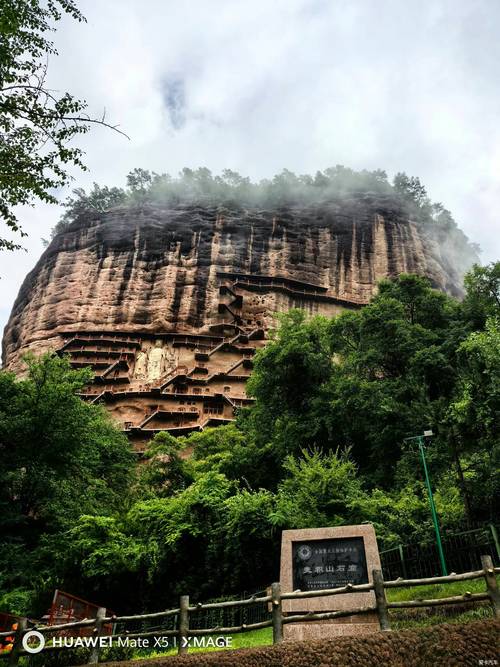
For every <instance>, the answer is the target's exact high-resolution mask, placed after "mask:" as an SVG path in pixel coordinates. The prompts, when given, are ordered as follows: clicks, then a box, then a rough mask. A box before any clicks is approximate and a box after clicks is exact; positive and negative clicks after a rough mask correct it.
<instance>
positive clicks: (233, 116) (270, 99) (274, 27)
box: [0, 0, 500, 330]
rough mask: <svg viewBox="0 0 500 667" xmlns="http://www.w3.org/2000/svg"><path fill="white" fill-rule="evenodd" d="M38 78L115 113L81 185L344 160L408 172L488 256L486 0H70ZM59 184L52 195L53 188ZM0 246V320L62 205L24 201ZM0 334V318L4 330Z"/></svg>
mask: <svg viewBox="0 0 500 667" xmlns="http://www.w3.org/2000/svg"><path fill="white" fill-rule="evenodd" d="M78 4H79V6H80V8H81V9H82V10H83V12H84V14H85V15H86V17H87V19H88V23H87V24H78V23H74V22H72V21H71V20H69V19H65V20H64V21H63V22H61V24H60V25H59V30H58V32H57V34H56V44H57V47H58V49H59V56H58V57H54V58H52V59H51V61H50V63H49V84H50V86H51V87H52V88H54V89H58V90H60V91H65V90H68V91H70V92H72V93H73V94H74V95H76V96H78V97H82V98H84V99H86V100H87V102H88V103H89V108H90V111H91V112H93V113H95V114H96V115H99V114H100V113H101V112H102V110H103V108H104V107H105V108H106V112H107V117H108V119H109V120H110V121H112V122H117V123H120V126H121V128H123V130H124V131H126V132H127V134H128V135H129V136H130V138H131V139H130V141H128V140H127V139H125V138H123V137H121V136H120V135H118V134H116V133H114V132H111V131H106V130H103V129H100V128H96V129H95V130H94V131H93V132H92V133H91V134H90V135H87V136H86V137H84V138H83V139H82V140H81V145H82V147H83V148H84V149H85V151H86V163H87V165H88V167H89V172H87V173H84V174H82V173H75V179H76V180H75V183H74V187H76V186H84V187H86V186H88V185H89V184H91V183H92V181H97V182H99V183H100V184H107V185H123V184H124V181H125V176H126V174H127V172H128V171H130V170H131V169H133V168H134V167H144V168H147V169H152V170H155V171H158V172H169V173H171V174H175V173H177V172H178V171H179V170H180V169H181V168H182V167H184V166H189V167H198V166H207V167H209V168H210V169H212V171H214V172H219V171H221V170H222V169H224V168H231V169H235V170H237V171H239V172H240V173H241V174H243V175H249V176H251V177H252V178H254V179H259V178H263V177H269V176H272V175H273V174H274V173H276V172H277V171H280V170H281V169H282V168H283V167H286V168H288V169H290V170H292V171H295V172H297V173H314V172H315V171H316V170H317V169H323V168H325V167H328V166H331V165H335V164H344V165H346V166H349V167H352V168H354V169H363V168H365V169H376V168H382V169H385V170H386V171H387V172H388V173H389V175H390V176H393V175H394V174H395V173H396V172H397V171H406V172H407V173H409V174H411V175H418V176H420V178H421V179H422V181H423V183H424V184H425V185H426V186H427V189H428V191H429V193H430V195H431V197H432V199H433V200H435V201H442V202H443V203H444V204H445V206H446V207H447V208H449V209H450V210H451V211H452V213H453V214H454V216H455V218H456V219H457V221H458V222H459V224H460V226H461V227H462V228H463V229H464V231H465V232H466V233H467V234H468V236H469V237H470V238H471V239H472V240H473V241H475V242H478V243H479V244H480V245H481V246H482V248H483V254H482V259H483V261H484V262H488V261H492V260H496V259H499V258H500V234H499V231H500V230H499V224H498V222H497V212H498V211H500V182H499V178H498V177H499V174H500V122H499V119H500V113H499V112H500V88H499V86H498V73H499V71H500V40H499V39H498V33H499V30H500V2H499V1H498V0H420V2H418V3H410V2H401V0H181V1H179V0H80V1H79V2H78ZM66 194H67V193H64V192H62V193H61V198H62V199H64V198H65V196H66ZM20 213H21V215H20V217H21V219H22V221H23V223H24V227H25V230H26V231H27V232H29V238H28V239H26V240H25V246H26V248H27V250H28V252H26V253H25V252H17V253H2V254H1V255H0V276H1V280H0V290H1V293H2V298H1V301H0V327H2V328H3V325H4V324H5V322H6V320H7V317H8V314H9V312H10V308H11V306H12V303H13V301H14V299H15V297H16V295H17V292H18V289H19V287H20V285H21V282H22V280H23V279H24V276H25V275H26V273H27V272H28V271H29V270H30V269H31V268H32V267H33V266H34V265H35V263H36V261H37V259H38V257H39V256H40V254H41V252H42V250H43V248H42V245H41V242H40V237H47V236H48V235H49V232H50V228H51V227H52V226H53V225H54V224H55V223H56V222H57V220H58V218H59V216H60V214H61V209H60V208H59V207H57V206H44V205H39V204H37V205H36V206H35V208H33V209H23V210H22V211H21V212H20ZM0 330H1V329H0Z"/></svg>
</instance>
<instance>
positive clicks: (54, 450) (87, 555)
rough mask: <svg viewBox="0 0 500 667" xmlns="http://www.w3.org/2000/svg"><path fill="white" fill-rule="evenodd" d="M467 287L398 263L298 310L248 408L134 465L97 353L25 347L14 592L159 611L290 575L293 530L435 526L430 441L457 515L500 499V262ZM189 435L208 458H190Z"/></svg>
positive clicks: (425, 537)
mask: <svg viewBox="0 0 500 667" xmlns="http://www.w3.org/2000/svg"><path fill="white" fill-rule="evenodd" d="M465 287H466V296H465V298H464V300H463V301H458V300H455V299H453V298H451V297H449V296H446V295H445V294H442V293H440V292H437V291H435V290H433V289H431V287H430V286H429V284H428V282H427V280H426V279H424V278H421V277H418V276H414V275H401V276H400V277H399V278H397V279H394V280H390V281H389V280H387V281H383V282H382V283H381V284H380V285H379V292H378V295H377V296H375V297H374V298H373V300H372V301H371V303H370V304H369V305H367V306H366V307H364V308H363V309H362V310H360V311H357V312H344V313H343V314H341V315H340V316H338V317H336V318H333V319H327V318H324V317H314V318H312V319H307V318H306V317H305V315H304V313H303V312H301V311H291V312H289V313H288V314H286V315H282V316H280V317H279V319H278V320H277V322H276V329H275V331H274V332H273V334H272V336H271V340H270V342H269V344H268V345H267V346H266V347H265V348H264V349H262V350H261V351H260V352H259V353H258V354H257V356H256V359H255V366H254V371H253V374H252V377H251V379H250V381H249V385H248V388H249V392H250V393H251V395H253V397H254V398H255V403H254V404H253V405H252V407H250V408H245V409H242V410H241V411H240V412H239V414H238V417H237V421H236V423H235V424H231V425H228V426H223V427H219V428H215V429H207V430H205V431H203V432H201V433H193V434H191V435H190V436H189V437H184V438H178V439H176V438H174V437H173V436H171V435H169V434H167V433H160V434H158V435H156V436H155V438H154V439H153V440H152V441H151V442H150V446H149V449H148V452H147V460H146V461H145V462H144V463H143V464H141V465H136V460H135V457H134V454H133V453H132V451H131V448H130V445H129V443H128V441H127V439H126V437H125V436H124V435H123V433H121V432H120V431H119V430H118V429H117V428H116V427H115V425H114V424H113V423H112V422H111V421H110V418H109V416H108V415H107V413H106V412H105V409H104V407H102V406H99V405H93V404H88V403H85V402H84V401H82V400H81V399H80V398H79V396H78V392H79V391H80V390H81V388H82V387H83V386H84V385H85V383H87V382H88V381H89V380H90V371H89V370H87V369H83V370H72V369H71V367H70V365H69V362H68V361H67V360H66V359H65V358H60V357H58V356H57V355H50V354H48V355H45V356H43V357H41V358H38V359H37V358H34V357H27V358H26V360H25V361H26V364H27V370H28V372H27V376H26V377H25V378H23V379H19V378H16V376H15V375H14V374H12V373H10V372H7V371H2V372H0V456H1V459H2V466H1V468H0V591H1V595H0V610H2V611H9V612H12V613H22V614H31V615H34V616H38V615H40V614H42V613H44V612H45V611H46V609H47V608H48V606H49V604H50V600H51V596H52V593H53V590H54V588H60V589H63V590H66V591H68V592H71V593H72V594H75V595H78V596H81V597H83V598H85V599H91V600H97V601H99V603H100V604H103V605H106V606H108V607H109V608H112V609H114V610H116V611H117V612H125V611H131V612H135V613H139V612H140V611H142V610H148V611H153V610H158V609H161V608H165V606H167V605H168V604H170V603H171V602H173V601H174V600H175V598H176V597H177V596H178V595H179V594H180V593H185V592H186V591H187V592H189V593H190V594H191V596H192V599H207V598H209V597H213V596H219V595H222V594H228V593H237V592H240V591H243V590H256V589H257V588H259V587H261V586H263V585H266V584H268V583H270V582H271V581H273V580H275V579H276V578H277V577H278V571H279V563H278V561H279V544H280V535H281V530H282V529H285V528H304V527H315V526H335V525H340V524H352V523H362V522H364V521H369V522H372V523H373V525H374V526H375V529H376V532H377V536H378V540H379V544H380V547H381V548H389V547H391V546H394V545H395V544H399V543H408V542H417V541H420V542H426V541H427V542H429V541H431V540H432V539H433V536H432V523H431V516H430V512H429V508H428V499H427V496H426V491H425V486H424V482H423V479H422V471H421V466H420V462H419V460H418V452H417V451H415V449H414V448H412V447H411V446H410V445H409V444H408V443H406V442H405V438H407V437H408V436H413V435H417V434H420V433H422V432H423V430H425V429H429V428H432V430H433V431H434V433H435V436H434V438H433V439H432V440H431V441H430V442H429V443H428V445H427V457H428V465H429V469H430V472H431V476H432V480H433V485H434V494H435V502H436V506H437V511H438V515H439V519H440V522H441V527H442V530H443V531H444V532H445V533H446V532H447V531H453V530H458V529H463V528H467V527H469V526H474V525H477V524H480V523H482V522H488V521H492V520H495V518H497V517H498V509H499V506H498V499H499V490H500V479H499V477H498V470H499V468H500V465H499V463H500V461H499V459H500V431H499V428H500V427H499V424H500V419H499V417H500V263H497V264H492V265H490V266H488V267H479V266H476V267H474V269H473V270H472V271H471V272H470V273H469V274H468V275H467V276H466V279H465ZM187 448H189V450H190V451H191V450H192V451H193V454H192V456H190V457H185V456H183V450H185V449H187Z"/></svg>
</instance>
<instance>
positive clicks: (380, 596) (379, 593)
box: [372, 570, 391, 632]
mask: <svg viewBox="0 0 500 667" xmlns="http://www.w3.org/2000/svg"><path fill="white" fill-rule="evenodd" d="M372 575H373V588H374V590H375V604H376V605H377V614H378V620H379V623H380V629H381V630H383V631H384V632H387V631H389V630H390V629H391V624H390V621H389V613H388V611H387V598H386V597H385V589H384V578H383V576H382V571H381V570H372Z"/></svg>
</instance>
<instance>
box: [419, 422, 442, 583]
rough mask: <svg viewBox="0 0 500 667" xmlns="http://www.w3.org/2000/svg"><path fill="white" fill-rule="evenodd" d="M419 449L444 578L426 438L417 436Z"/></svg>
mask: <svg viewBox="0 0 500 667" xmlns="http://www.w3.org/2000/svg"><path fill="white" fill-rule="evenodd" d="M417 441H418V448H419V449H420V456H421V457H422V465H423V466H424V475H425V484H426V486H427V493H428V494H429V504H430V506H431V514H432V521H433V523H434V530H435V531H436V543H437V548H438V552H439V560H440V562H441V572H442V574H443V576H444V577H446V575H447V574H448V570H447V569H446V561H445V559H444V551H443V545H442V543H441V533H440V532H439V523H438V518H437V513H436V507H435V505H434V498H433V495H432V489H431V483H430V480H429V473H428V471H427V462H426V460H425V451H424V436H423V435H419V436H417Z"/></svg>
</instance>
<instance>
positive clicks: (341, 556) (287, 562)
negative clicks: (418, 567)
mask: <svg viewBox="0 0 500 667" xmlns="http://www.w3.org/2000/svg"><path fill="white" fill-rule="evenodd" d="M374 569H376V570H380V569H381V568H380V558H379V553H378V547H377V538H376V536H375V531H374V529H373V526H372V525H370V524H362V525H358V526H336V527H332V528H304V529H300V530H284V531H283V534H282V541H281V568H280V581H281V590H282V591H283V592H284V593H288V592H291V591H296V590H298V589H300V590H301V591H318V592H319V591H321V590H324V589H329V588H341V587H343V586H346V585H347V584H349V583H350V584H353V585H357V584H366V583H370V582H372V581H373V570H374ZM374 606H375V593H374V592H373V591H349V592H346V593H338V594H337V595H326V596H325V595H324V596H319V597H316V596H313V597H310V598H298V599H290V600H283V613H284V614H285V615H290V614H304V613H307V612H316V613H321V612H328V611H348V610H350V609H362V608H367V609H370V608H373V607H374ZM379 629H380V625H379V622H378V617H377V614H376V613H375V612H374V611H367V612H365V613H363V614H359V615H358V614H356V615H346V616H341V617H339V618H337V619H325V620H322V621H308V622H307V623H302V622H299V623H287V624H285V626H284V630H283V631H284V638H285V640H304V639H320V638H325V637H338V636H339V635H351V634H355V635H359V634H365V633H370V632H377V631H378V630H379Z"/></svg>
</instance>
